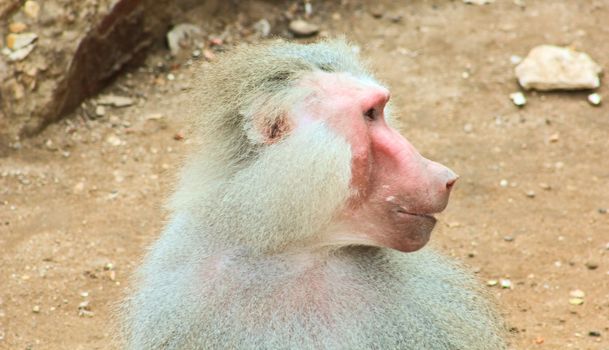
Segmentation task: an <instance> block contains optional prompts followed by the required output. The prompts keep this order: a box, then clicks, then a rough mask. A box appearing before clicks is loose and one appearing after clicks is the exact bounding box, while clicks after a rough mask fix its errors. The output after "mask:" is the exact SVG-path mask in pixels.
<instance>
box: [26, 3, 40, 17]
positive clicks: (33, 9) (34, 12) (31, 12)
mask: <svg viewBox="0 0 609 350" xmlns="http://www.w3.org/2000/svg"><path fill="white" fill-rule="evenodd" d="M23 12H25V14H26V15H27V16H28V17H30V18H33V19H38V15H39V14H40V5H39V4H38V3H37V2H36V1H32V0H28V1H26V2H25V4H24V5H23Z"/></svg>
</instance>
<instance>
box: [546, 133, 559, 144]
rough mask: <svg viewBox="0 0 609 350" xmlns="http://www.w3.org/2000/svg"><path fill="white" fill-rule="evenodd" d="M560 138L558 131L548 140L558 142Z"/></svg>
mask: <svg viewBox="0 0 609 350" xmlns="http://www.w3.org/2000/svg"><path fill="white" fill-rule="evenodd" d="M559 138H560V135H559V134H558V133H554V134H552V135H550V137H549V138H548V141H550V142H552V143H554V142H558V139H559Z"/></svg>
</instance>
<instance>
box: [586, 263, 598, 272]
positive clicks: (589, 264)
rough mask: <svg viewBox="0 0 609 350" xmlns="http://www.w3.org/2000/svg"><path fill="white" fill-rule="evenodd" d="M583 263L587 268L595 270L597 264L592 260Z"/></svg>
mask: <svg viewBox="0 0 609 350" xmlns="http://www.w3.org/2000/svg"><path fill="white" fill-rule="evenodd" d="M585 265H586V267H587V268H588V270H596V269H597V268H598V264H597V263H596V262H594V261H588V262H586V264H585Z"/></svg>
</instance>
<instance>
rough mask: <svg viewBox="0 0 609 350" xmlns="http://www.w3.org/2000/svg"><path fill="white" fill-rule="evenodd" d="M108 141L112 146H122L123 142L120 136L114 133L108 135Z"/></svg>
mask: <svg viewBox="0 0 609 350" xmlns="http://www.w3.org/2000/svg"><path fill="white" fill-rule="evenodd" d="M106 142H107V143H109V144H111V145H112V146H120V145H121V144H122V141H121V139H119V138H118V136H116V135H112V134H111V135H108V137H106Z"/></svg>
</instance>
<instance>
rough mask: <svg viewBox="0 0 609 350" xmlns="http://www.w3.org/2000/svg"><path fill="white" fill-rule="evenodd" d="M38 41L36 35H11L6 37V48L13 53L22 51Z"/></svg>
mask: <svg viewBox="0 0 609 350" xmlns="http://www.w3.org/2000/svg"><path fill="white" fill-rule="evenodd" d="M37 39H38V34H36V33H20V34H17V33H11V34H9V35H7V36H6V47H8V48H9V49H11V50H13V51H17V50H19V49H22V48H24V47H26V46H28V45H30V44H32V43H33V42H34V41H36V40H37Z"/></svg>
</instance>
